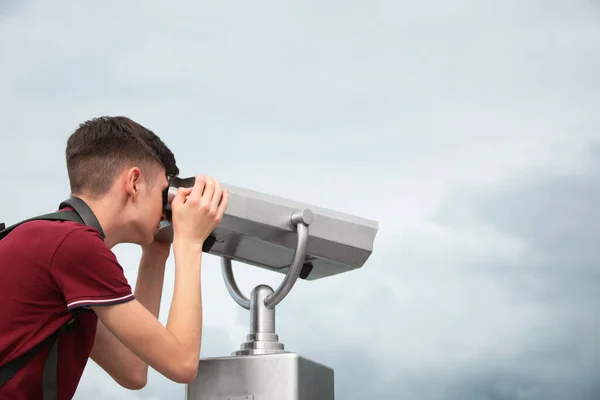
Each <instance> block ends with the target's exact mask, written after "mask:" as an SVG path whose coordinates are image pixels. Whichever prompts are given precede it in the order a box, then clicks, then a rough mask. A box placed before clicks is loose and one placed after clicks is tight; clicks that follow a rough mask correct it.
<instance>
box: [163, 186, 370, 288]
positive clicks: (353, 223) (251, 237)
mask: <svg viewBox="0 0 600 400" xmlns="http://www.w3.org/2000/svg"><path fill="white" fill-rule="evenodd" d="M223 187H224V188H226V189H227V190H229V193H230V197H229V207H228V209H227V211H226V213H225V215H224V217H223V219H222V221H221V222H220V223H219V225H218V226H217V227H216V229H215V231H214V234H215V236H216V237H217V243H216V244H215V245H214V246H213V248H212V249H211V250H210V252H209V253H210V254H214V255H217V256H224V257H228V258H231V259H232V260H235V261H239V262H242V263H244V264H248V265H251V266H255V267H259V268H265V269H268V270H271V271H277V272H280V273H284V274H285V273H287V271H288V269H289V267H290V264H291V262H292V257H293V255H294V251H295V249H296V245H297V240H298V239H297V237H298V235H297V233H296V226H295V224H294V222H295V221H294V218H298V215H299V213H300V214H302V215H304V216H305V217H307V218H309V217H312V221H310V222H311V223H310V232H309V235H308V244H307V251H308V253H307V256H306V260H305V263H304V265H303V268H302V271H301V273H300V277H301V278H302V279H307V280H314V279H319V278H324V277H327V276H331V275H336V274H339V273H343V272H347V271H350V270H353V269H356V268H360V267H362V266H363V264H364V263H365V262H366V261H367V259H368V258H369V256H370V255H371V253H372V252H373V242H374V240H375V236H376V234H377V231H378V229H379V224H378V222H377V221H373V220H369V219H365V218H360V217H356V216H352V215H348V214H344V213H340V212H337V211H333V210H329V209H325V208H321V207H317V206H314V205H309V204H305V203H301V202H298V201H293V200H288V199H285V198H282V197H278V196H273V195H269V194H265V193H261V192H256V191H253V190H249V189H244V188H240V187H236V186H232V185H227V184H223ZM311 214H312V215H311ZM172 235H173V231H172V227H171V225H170V224H168V223H166V224H165V225H164V226H163V228H162V229H161V230H160V232H159V237H160V238H161V240H168V241H170V240H172Z"/></svg>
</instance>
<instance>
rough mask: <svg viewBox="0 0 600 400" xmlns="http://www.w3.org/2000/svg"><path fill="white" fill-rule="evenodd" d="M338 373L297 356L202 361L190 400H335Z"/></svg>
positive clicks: (190, 387) (190, 388)
mask: <svg viewBox="0 0 600 400" xmlns="http://www.w3.org/2000/svg"><path fill="white" fill-rule="evenodd" d="M334 391H335V389H334V373H333V370H332V369H331V368H329V367H327V366H325V365H322V364H319V363H317V362H314V361H312V360H309V359H307V358H305V357H302V356H300V355H298V354H296V353H279V354H266V355H252V356H236V357H217V358H207V359H202V360H200V362H199V364H198V376H197V377H196V380H195V381H194V382H192V383H190V384H188V385H187V387H186V399H187V400H237V399H243V400H246V396H247V398H248V400H334V398H335V396H334Z"/></svg>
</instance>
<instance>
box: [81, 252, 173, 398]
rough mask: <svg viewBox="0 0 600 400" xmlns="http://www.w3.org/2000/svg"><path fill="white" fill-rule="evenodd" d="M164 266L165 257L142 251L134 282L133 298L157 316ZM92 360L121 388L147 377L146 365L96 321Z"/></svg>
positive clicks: (143, 380) (143, 381)
mask: <svg viewBox="0 0 600 400" xmlns="http://www.w3.org/2000/svg"><path fill="white" fill-rule="evenodd" d="M165 265H166V259H164V258H160V257H156V256H155V255H154V254H152V253H151V252H143V253H142V257H141V260H140V265H139V270H138V276H137V282H136V285H135V292H134V295H135V297H136V299H137V300H138V301H139V302H140V303H141V304H142V305H143V306H144V307H145V308H146V309H148V310H149V311H150V312H151V313H152V314H153V315H154V316H155V317H157V318H158V316H159V311H160V302H161V298H162V290H163V284H164V274H165ZM92 359H94V360H95V361H96V363H98V364H99V365H100V366H101V367H102V368H103V369H105V370H106V371H107V372H108V373H109V374H110V375H111V376H113V377H114V378H115V380H117V381H118V382H119V383H120V384H122V385H123V386H125V387H130V386H140V385H143V383H145V381H146V379H147V375H148V364H146V363H145V362H144V361H142V360H141V359H140V358H139V357H138V356H136V355H135V354H134V353H133V352H132V351H131V350H129V349H128V348H127V347H125V345H123V343H121V341H119V340H118V339H117V338H116V337H115V336H114V335H113V334H112V333H111V332H110V331H109V330H108V329H106V327H104V326H103V325H102V323H101V322H100V321H98V330H97V336H96V343H95V345H94V351H93V353H92ZM130 382H133V383H130ZM131 388H134V387H131Z"/></svg>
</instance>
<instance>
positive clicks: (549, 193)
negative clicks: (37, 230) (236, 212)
mask: <svg viewBox="0 0 600 400" xmlns="http://www.w3.org/2000/svg"><path fill="white" fill-rule="evenodd" d="M92 3H93V4H92ZM599 15H600V9H599V5H598V2H595V1H591V0H590V1H583V0H569V1H555V0H546V1H542V0H531V1H524V0H522V1H517V0H510V1H509V0H505V1H500V0H498V1H475V0H465V1H454V2H450V1H443V0H436V1H433V0H432V1H421V2H416V1H400V0H390V1H376V0H365V1H354V0H347V1H314V0H312V1H306V0H305V1H294V2H292V1H239V2H224V1H215V0H208V1H204V2H192V1H179V2H169V3H167V2H142V1H127V2H124V1H106V0H104V1H101V2H65V1H52V2H50V1H46V2H42V1H27V2H25V1H6V0H3V1H2V0H0V106H1V107H0V146H1V154H2V156H3V162H2V170H1V172H0V176H1V183H2V187H3V189H2V196H0V210H1V211H0V219H3V220H4V221H6V222H15V221H17V220H18V219H21V218H25V217H28V216H31V215H33V214H36V213H41V212H46V211H49V210H52V209H53V208H54V207H55V206H56V205H57V204H58V203H59V202H60V200H62V199H63V198H64V197H65V196H66V195H68V186H67V180H66V173H65V166H64V159H63V152H64V146H65V140H66V138H67V137H68V135H69V134H70V133H71V132H72V131H73V130H74V129H75V128H76V126H77V124H78V123H80V122H82V121H84V120H86V119H88V118H91V117H95V116H100V115H106V114H108V115H117V114H122V115H127V116H129V117H131V118H134V119H135V120H137V121H139V122H141V123H143V124H144V125H146V126H148V127H149V128H151V129H153V130H154V131H155V132H157V133H158V134H159V135H160V136H161V137H162V138H163V139H164V140H165V141H166V142H167V143H168V145H169V146H171V148H172V149H173V151H174V152H175V153H176V155H177V159H178V161H179V164H180V166H181V169H182V173H183V174H184V175H193V174H195V173H199V172H201V173H209V174H212V175H214V176H215V177H217V178H219V179H220V180H222V181H224V182H227V183H231V184H235V185H239V186H244V187H248V188H252V189H256V190H260V191H265V192H268V193H272V194H277V195H280V196H285V197H289V198H294V199H297V200H301V201H305V202H308V203H315V204H318V205H320V206H324V207H330V208H334V209H336V210H339V211H344V212H348V213H352V214H358V215H360V216H363V217H367V218H372V219H376V220H378V221H380V226H381V229H380V233H379V235H378V237H377V240H376V243H375V252H374V254H373V256H372V258H371V259H370V260H369V262H368V263H367V265H366V266H365V267H364V268H363V269H362V270H360V271H356V272H353V273H349V274H347V275H346V276H338V277H334V278H331V279H326V280H323V281H320V282H300V283H299V284H298V285H297V287H296V288H295V289H294V291H293V292H292V293H291V295H290V296H289V297H288V298H287V299H286V300H285V301H284V302H283V303H282V304H281V306H280V307H279V309H278V315H279V319H278V333H279V334H280V337H281V340H282V341H283V342H284V343H285V345H286V346H287V348H288V349H290V350H294V351H297V352H299V353H301V354H303V355H305V356H308V357H311V358H314V359H318V360H319V361H322V362H324V363H326V364H328V365H331V366H332V367H334V368H335V370H336V379H337V380H336V387H337V398H338V399H346V400H362V399H382V400H383V399H385V400H387V399H399V400H400V399H411V400H412V399H423V400H434V399H435V400H437V399H439V400H450V399H452V400H471V399H490V400H491V399H494V400H496V399H502V400H504V399H523V400H525V399H531V400H533V399H535V400H538V399H539V400H554V399H565V400H579V399H586V400H592V399H599V398H600V383H599V382H600V380H599V376H600V375H599V374H600V362H599V360H600V349H599V346H600V345H599V343H600V340H599V339H598V336H599V333H600V314H599V313H598V301H599V294H600V267H599V264H598V263H599V261H598V260H599V256H600V234H598V233H597V232H598V224H599V223H600V213H599V211H598V207H599V206H600V183H599V179H600V172H598V167H599V166H600V147H598V145H597V143H598V139H599V138H600V130H599V128H600V124H599V123H600V115H599V114H598V107H599V106H600V92H599V89H600V79H599V75H598V74H599V72H598V71H600V18H599ZM115 252H116V253H117V255H118V257H119V259H120V260H121V261H122V263H123V264H124V266H125V269H126V272H127V276H128V278H129V279H130V281H131V282H132V284H133V283H134V282H135V277H136V264H137V261H138V257H139V254H140V251H139V249H138V248H136V247H135V246H119V247H117V248H116V249H115ZM236 273H237V275H238V276H239V280H240V286H241V287H242V289H243V290H244V291H245V292H246V293H248V292H249V291H250V289H251V288H252V287H253V285H255V284H258V283H263V282H265V283H268V284H271V285H277V284H279V282H280V279H281V276H280V275H278V274H273V273H267V272H261V271H259V270H256V269H245V268H243V267H242V268H240V267H236ZM203 279H204V283H203V285H204V302H205V303H204V304H205V306H204V310H205V321H206V325H205V329H204V344H203V350H202V354H203V356H212V355H224V354H229V353H230V352H231V351H232V350H235V349H236V348H237V347H238V346H239V344H240V343H241V342H243V341H244V339H245V334H246V331H247V329H248V321H247V318H248V315H247V313H246V312H245V311H244V310H242V309H241V308H239V307H238V306H237V305H235V304H234V302H233V301H232V300H231V299H230V298H229V297H228V294H227V292H226V290H225V288H224V286H223V284H222V280H221V276H220V270H219V264H218V260H217V259H216V258H214V257H207V258H206V261H205V266H204V271H203ZM172 286H173V266H172V260H170V261H169V267H168V273H167V276H166V284H165V293H164V301H163V305H162V307H163V308H162V313H161V316H162V317H161V320H162V321H163V322H164V321H165V318H166V316H167V312H168V307H169V305H170V297H171V294H172ZM183 393H184V387H183V386H182V385H178V384H175V383H172V382H169V381H168V380H166V379H164V378H162V377H161V376H159V375H158V374H156V373H152V375H151V377H150V381H149V383H148V386H147V387H146V388H145V389H143V390H142V391H140V392H131V391H127V390H125V389H122V388H120V387H119V386H118V385H117V384H116V383H114V382H112V381H111V379H110V378H109V377H108V375H107V374H105V373H104V372H103V371H101V370H100V369H99V368H98V367H97V366H96V365H95V364H94V363H93V362H90V364H89V365H88V367H87V369H86V371H85V374H84V376H83V378H82V382H81V386H80V388H79V390H78V393H77V396H76V398H80V399H117V398H118V399H124V400H128V399H169V400H171V399H182V398H183Z"/></svg>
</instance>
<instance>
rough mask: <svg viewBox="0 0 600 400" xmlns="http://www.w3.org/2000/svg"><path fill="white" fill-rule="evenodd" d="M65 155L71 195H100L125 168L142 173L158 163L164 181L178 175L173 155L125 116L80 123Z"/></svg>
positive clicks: (148, 131) (159, 141)
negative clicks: (135, 169)
mask: <svg viewBox="0 0 600 400" xmlns="http://www.w3.org/2000/svg"><path fill="white" fill-rule="evenodd" d="M65 153H66V159H67V172H68V175H69V181H70V185H71V193H72V194H77V193H79V194H83V193H85V194H87V195H90V196H101V195H103V194H105V193H106V192H107V191H108V189H109V188H110V186H111V185H112V183H113V180H114V179H115V177H116V176H117V174H118V173H119V172H120V171H121V169H122V168H125V167H128V166H137V167H139V168H140V169H141V170H144V168H145V167H149V166H150V165H152V164H153V163H158V164H160V165H162V166H163V167H164V168H165V171H166V175H167V179H168V180H171V179H172V178H173V177H175V176H177V175H178V174H179V168H178V167H177V163H176V162H175V156H174V155H173V153H172V152H171V150H169V148H168V147H167V146H166V145H165V144H164V143H163V142H162V140H160V138H159V137H158V136H156V135H155V134H154V133H153V132H152V131H150V130H149V129H147V128H145V127H143V126H142V125H140V124H138V123H137V122H134V121H132V120H131V119H129V118H127V117H121V116H119V117H108V116H104V117H99V118H94V119H91V120H89V121H86V122H84V123H82V124H80V125H79V128H77V130H76V131H75V132H73V134H71V136H70V137H69V139H68V140H67V148H66V151H65Z"/></svg>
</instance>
